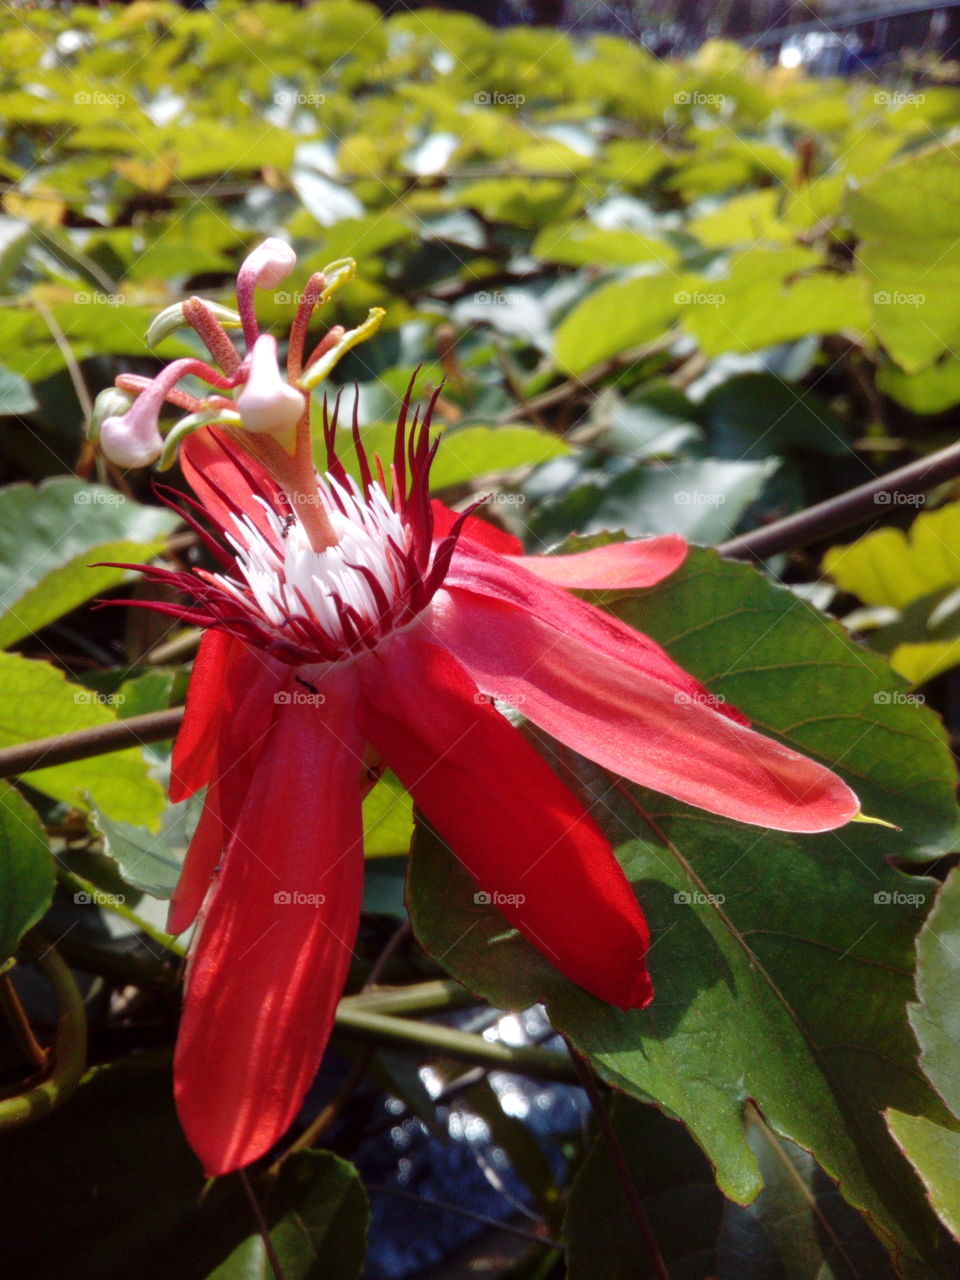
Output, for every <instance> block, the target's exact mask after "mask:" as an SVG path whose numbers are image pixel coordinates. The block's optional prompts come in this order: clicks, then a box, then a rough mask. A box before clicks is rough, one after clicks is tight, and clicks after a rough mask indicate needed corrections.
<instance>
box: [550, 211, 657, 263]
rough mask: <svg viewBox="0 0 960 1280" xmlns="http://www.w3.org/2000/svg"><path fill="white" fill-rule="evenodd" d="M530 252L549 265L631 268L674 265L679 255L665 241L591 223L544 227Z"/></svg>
mask: <svg viewBox="0 0 960 1280" xmlns="http://www.w3.org/2000/svg"><path fill="white" fill-rule="evenodd" d="M530 252H531V253H533V254H534V255H535V256H536V257H538V258H544V259H546V261H547V262H562V263H564V264H565V265H566V266H570V267H632V266H635V265H636V264H637V263H640V262H654V263H657V264H658V265H659V266H661V267H671V266H674V265H675V264H676V263H677V262H678V261H679V259H680V255H679V253H678V252H677V250H676V249H675V248H674V247H673V245H671V244H669V243H668V242H667V241H666V240H655V239H654V238H653V237H652V236H642V235H640V234H639V233H638V232H636V231H629V230H608V229H607V228H605V227H597V226H594V225H593V224H591V223H589V222H571V223H569V224H565V225H561V226H549V227H544V228H543V230H542V231H540V232H539V233H538V235H537V238H536V239H535V240H534V242H533V244H532V246H531V249H530Z"/></svg>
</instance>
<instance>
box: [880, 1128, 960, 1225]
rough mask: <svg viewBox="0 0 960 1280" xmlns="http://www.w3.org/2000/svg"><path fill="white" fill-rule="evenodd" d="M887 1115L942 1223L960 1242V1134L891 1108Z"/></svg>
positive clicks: (898, 1141)
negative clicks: (959, 1172) (958, 1176)
mask: <svg viewBox="0 0 960 1280" xmlns="http://www.w3.org/2000/svg"><path fill="white" fill-rule="evenodd" d="M885 1114H886V1117H887V1124H888V1125H889V1126H890V1132H891V1133H892V1134H893V1136H894V1138H895V1139H896V1141H897V1143H898V1145H899V1147H900V1149H901V1151H902V1152H903V1154H904V1155H905V1156H906V1157H907V1159H908V1160H909V1161H910V1162H911V1164H912V1165H913V1167H914V1168H915V1169H916V1171H917V1173H919V1175H920V1177H921V1178H922V1179H923V1185H924V1186H925V1187H926V1188H927V1194H928V1195H929V1197H930V1203H931V1204H932V1205H933V1207H934V1209H935V1210H936V1212H937V1214H938V1215H939V1217H940V1220H941V1221H942V1222H943V1224H944V1226H946V1227H947V1228H948V1230H950V1231H952V1232H953V1234H954V1236H955V1237H956V1238H957V1239H958V1240H960V1180H958V1178H957V1169H958V1168H960V1133H958V1132H957V1130H956V1129H948V1128H946V1127H945V1126H944V1125H942V1124H934V1122H933V1121H932V1120H927V1119H926V1118H925V1117H924V1116H910V1115H906V1114H904V1112H902V1111H896V1110H894V1108H892V1107H891V1108H889V1109H888V1110H887V1112H886V1113H885Z"/></svg>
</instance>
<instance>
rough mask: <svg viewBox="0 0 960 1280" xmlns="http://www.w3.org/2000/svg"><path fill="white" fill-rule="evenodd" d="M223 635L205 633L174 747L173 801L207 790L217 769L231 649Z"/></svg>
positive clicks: (231, 644)
mask: <svg viewBox="0 0 960 1280" xmlns="http://www.w3.org/2000/svg"><path fill="white" fill-rule="evenodd" d="M239 643H240V642H239V641H236V640H233V639H232V638H231V637H230V636H228V635H227V634H226V633H225V632H223V631H205V632H204V635H203V639H202V640H201V641H200V648H199V650H198V651H197V657H196V660H195V661H194V664H193V672H192V674H191V676H190V688H189V690H188V692H187V709H186V713H185V714H184V717H183V723H182V724H181V726H180V731H179V733H178V734H177V740H176V742H175V743H174V744H173V757H172V759H171V763H170V799H171V800H172V801H174V803H176V802H177V801H179V800H186V799H187V798H188V797H189V796H192V795H193V793H194V792H195V791H199V789H200V788H201V787H204V786H206V784H207V781H208V779H209V777H210V770H211V769H212V768H213V759H214V753H215V751H216V746H217V727H218V725H219V723H220V710H221V707H222V705H223V695H224V688H225V685H226V679H227V666H228V663H229V656H230V650H231V647H232V646H233V645H235V644H239Z"/></svg>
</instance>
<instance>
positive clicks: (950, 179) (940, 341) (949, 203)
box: [847, 146, 960, 373]
mask: <svg viewBox="0 0 960 1280" xmlns="http://www.w3.org/2000/svg"><path fill="white" fill-rule="evenodd" d="M958 200H960V160H958V158H957V156H956V154H955V153H954V150H953V148H952V147H950V146H933V147H930V148H928V149H927V150H925V151H918V152H913V153H912V154H910V155H907V156H905V157H903V158H902V159H900V160H897V161H896V162H895V163H894V164H891V165H889V166H888V167H887V168H886V169H883V170H881V171H880V172H879V173H877V174H875V175H873V176H871V177H869V178H867V179H866V180H865V181H863V182H861V183H860V184H859V186H858V187H857V188H856V189H855V190H853V191H851V192H850V194H849V196H848V197H847V213H848V215H849V217H850V219H851V221H852V222H853V228H854V231H855V232H856V233H857V235H858V236H859V238H860V246H859V248H858V250H857V258H858V261H859V263H860V264H861V265H862V267H863V283H864V292H865V293H866V294H867V296H868V297H869V298H870V299H871V300H872V303H873V318H874V323H875V325H876V331H877V334H878V336H879V337H880V340H881V341H882V342H883V343H884V345H885V346H886V348H887V350H888V351H889V352H890V354H891V355H892V356H893V358H894V360H896V362H897V364H899V365H900V366H901V367H902V368H903V369H905V370H906V371H907V372H908V373H916V372H917V371H918V370H920V369H924V368H926V367H927V365H929V364H931V363H932V362H933V361H934V360H935V359H936V357H937V356H939V355H940V353H941V352H942V351H944V350H947V351H954V350H956V348H957V346H958V344H960V305H958V302H957V299H958V297H960V245H958V244H957V237H956V224H955V220H954V218H953V210H954V208H955V207H956V204H957V202H958Z"/></svg>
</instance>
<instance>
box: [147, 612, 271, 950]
mask: <svg viewBox="0 0 960 1280" xmlns="http://www.w3.org/2000/svg"><path fill="white" fill-rule="evenodd" d="M207 634H208V635H210V634H213V633H210V632H208V633H207ZM198 657H199V655H198ZM204 674H205V673H204V672H202V671H201V672H200V673H199V675H200V678H201V680H202V679H203V676H204ZM197 678H198V671H197V668H196V667H194V671H193V675H192V676H191V679H190V692H189V693H188V695H187V702H188V712H189V706H190V700H191V698H192V696H193V690H194V687H195V685H196V683H197ZM291 679H292V672H291V670H290V668H289V667H287V666H284V665H283V664H282V663H279V662H276V661H275V660H273V659H271V658H267V657H266V656H265V655H264V654H262V653H260V652H259V651H258V650H256V649H251V648H250V647H249V646H247V645H245V644H244V643H243V641H241V640H232V641H231V647H230V649H229V651H228V669H227V677H226V680H225V681H224V682H223V683H222V686H220V685H215V691H216V694H217V697H218V699H219V701H218V702H217V704H216V705H215V706H214V704H213V701H212V699H211V697H210V694H209V691H205V690H203V687H202V685H201V693H200V697H201V705H202V707H203V709H205V710H207V711H208V712H209V713H210V718H211V720H212V722H213V723H214V726H215V730H216V742H215V751H214V759H213V763H212V764H211V766H210V768H209V770H208V771H207V776H206V778H205V779H204V781H206V782H208V783H209V785H208V787H207V794H206V797H205V799H204V806H203V813H202V815H201V818H200V822H199V823H198V825H197V829H196V831H195V832H194V835H193V839H192V840H191V841H190V848H189V849H188V850H187V856H186V858H185V859H184V863H183V870H182V871H181V873H180V879H179V880H178V881H177V886H176V888H175V889H174V891H173V897H172V898H171V900H170V908H169V911H168V914H167V928H168V929H169V931H170V932H171V933H182V932H183V930H184V929H186V928H188V927H189V926H190V925H191V924H192V923H193V921H194V919H195V917H196V915H197V912H198V911H199V910H200V906H201V903H202V902H203V900H204V898H205V897H206V894H207V890H208V889H209V887H210V882H211V880H212V878H213V873H214V869H215V867H216V865H217V863H218V862H219V861H220V858H221V855H222V854H223V851H224V849H225V848H226V846H227V844H228V842H229V840H230V837H231V836H232V834H233V832H234V829H235V828H236V825H237V822H238V821H239V817H240V812H241V810H242V809H243V806H244V804H245V803H246V799H247V792H248V790H249V788H250V783H251V781H252V778H253V773H254V770H255V768H256V766H257V763H258V762H259V760H260V757H261V755H262V754H263V752H264V750H265V748H266V745H267V740H268V734H269V731H270V728H271V725H272V724H273V721H274V718H275V716H276V714H277V711H278V705H277V703H276V701H275V697H276V694H277V692H278V691H282V690H283V689H284V685H285V682H289V681H291ZM197 714H199V711H198V713H197ZM178 742H179V739H178Z"/></svg>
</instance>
